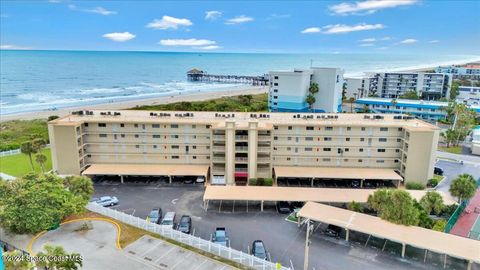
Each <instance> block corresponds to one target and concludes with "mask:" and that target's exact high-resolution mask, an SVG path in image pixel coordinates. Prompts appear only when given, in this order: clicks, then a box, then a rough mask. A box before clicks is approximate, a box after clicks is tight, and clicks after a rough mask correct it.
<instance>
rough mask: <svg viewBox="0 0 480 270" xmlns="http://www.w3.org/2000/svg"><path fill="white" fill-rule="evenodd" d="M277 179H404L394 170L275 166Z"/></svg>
mask: <svg viewBox="0 0 480 270" xmlns="http://www.w3.org/2000/svg"><path fill="white" fill-rule="evenodd" d="M274 170H275V177H277V178H278V177H305V178H338V179H371V180H398V181H402V180H403V178H402V177H401V176H400V175H399V174H397V173H396V172H395V171H394V170H392V169H375V168H337V167H298V166H290V167H281V166H275V167H274Z"/></svg>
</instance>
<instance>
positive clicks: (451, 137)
mask: <svg viewBox="0 0 480 270" xmlns="http://www.w3.org/2000/svg"><path fill="white" fill-rule="evenodd" d="M440 136H442V137H443V139H444V140H445V143H447V147H450V145H451V144H453V145H455V140H456V138H457V134H456V132H455V130H453V129H451V128H449V129H447V130H445V131H443V132H441V133H440Z"/></svg>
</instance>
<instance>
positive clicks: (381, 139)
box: [378, 138, 387, 142]
mask: <svg viewBox="0 0 480 270" xmlns="http://www.w3.org/2000/svg"><path fill="white" fill-rule="evenodd" d="M378 141H379V142H387V138H378Z"/></svg>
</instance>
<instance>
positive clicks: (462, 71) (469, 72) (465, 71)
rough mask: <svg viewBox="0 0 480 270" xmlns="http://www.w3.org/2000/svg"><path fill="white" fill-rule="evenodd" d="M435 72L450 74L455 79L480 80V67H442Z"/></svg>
mask: <svg viewBox="0 0 480 270" xmlns="http://www.w3.org/2000/svg"><path fill="white" fill-rule="evenodd" d="M435 72H437V73H445V74H450V75H453V76H454V77H455V78H457V77H464V78H480V65H466V66H443V67H442V66H440V67H437V68H436V69H435Z"/></svg>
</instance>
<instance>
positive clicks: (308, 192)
mask: <svg viewBox="0 0 480 270" xmlns="http://www.w3.org/2000/svg"><path fill="white" fill-rule="evenodd" d="M375 191H376V189H349V188H311V187H305V188H302V187H262V186H212V185H210V186H207V188H206V190H205V194H204V195H203V200H204V201H207V200H225V201H289V202H308V201H312V202H330V203H347V202H351V201H356V202H359V203H366V202H367V200H368V196H369V195H371V194H373V193H374V192H375ZM407 191H408V192H409V193H410V195H411V196H412V197H413V198H415V199H416V200H417V201H418V200H420V199H421V198H422V197H423V195H425V193H426V191H424V190H407ZM438 193H439V194H440V195H441V196H442V197H443V201H444V203H445V204H447V205H449V204H456V201H455V200H453V199H452V198H451V197H449V196H448V195H446V194H445V193H443V192H438Z"/></svg>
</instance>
